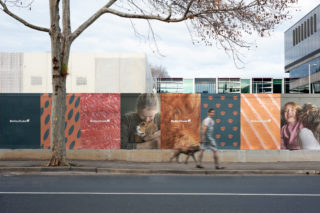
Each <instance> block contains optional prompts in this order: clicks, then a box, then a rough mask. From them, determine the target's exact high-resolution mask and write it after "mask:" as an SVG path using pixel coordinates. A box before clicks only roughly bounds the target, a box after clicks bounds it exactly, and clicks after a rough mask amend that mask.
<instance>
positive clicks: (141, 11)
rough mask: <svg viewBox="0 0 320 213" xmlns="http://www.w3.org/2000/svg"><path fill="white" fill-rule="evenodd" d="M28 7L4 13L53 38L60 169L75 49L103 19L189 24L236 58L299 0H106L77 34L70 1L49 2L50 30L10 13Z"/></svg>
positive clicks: (1, 0)
mask: <svg viewBox="0 0 320 213" xmlns="http://www.w3.org/2000/svg"><path fill="white" fill-rule="evenodd" d="M25 2H26V1H25V0H0V5H1V7H0V8H1V9H2V11H3V12H4V13H6V14H8V15H9V16H11V17H12V18H14V19H16V20H17V21H18V22H21V23H22V24H24V25H25V26H27V27H29V28H32V29H34V30H38V31H42V32H45V33H48V35H49V36H50V38H51V57H52V58H51V61H52V89H53V92H52V93H53V94H52V96H53V99H52V114H51V116H52V117H51V118H52V119H51V128H52V129H51V141H52V143H53V146H52V152H53V153H52V158H51V161H50V163H49V165H50V166H60V165H66V164H67V162H66V148H65V143H64V138H65V137H64V115H65V110H66V78H67V75H68V61H69V53H70V47H71V44H72V42H73V41H74V40H75V39H76V38H77V37H78V36H79V35H80V34H81V33H82V32H83V31H85V30H86V29H87V28H88V27H89V26H90V25H91V24H92V23H94V22H95V21H96V20H97V19H98V18H99V17H100V16H102V15H103V14H113V15H116V16H119V17H122V18H126V19H144V20H146V21H147V22H148V23H149V26H151V25H150V23H151V22H150V21H153V20H157V21H161V22H168V23H170V22H186V23H187V26H188V29H189V31H190V33H191V34H193V35H197V36H198V38H200V41H202V42H204V43H205V44H206V45H213V44H216V45H218V46H221V47H222V48H224V50H226V51H227V52H228V51H229V52H231V53H232V54H233V56H235V57H237V50H238V48H241V47H249V46H250V44H249V43H248V42H247V41H246V39H245V35H246V34H249V35H251V34H253V33H257V34H258V35H259V36H264V35H265V34H267V33H268V32H269V31H270V30H273V28H274V26H275V25H277V24H279V23H280V22H281V21H282V20H284V19H287V18H288V9H289V7H290V6H291V5H292V4H293V3H296V2H297V0H106V4H105V5H104V6H103V7H102V8H100V9H99V10H98V11H96V12H95V13H94V14H92V16H91V17H90V18H89V19H88V20H86V21H85V22H84V23H83V24H82V25H80V26H79V27H78V28H77V29H75V30H73V31H72V30H71V26H70V22H71V19H70V0H49V5H48V6H49V8H50V26H47V27H41V26H37V25H34V24H32V23H29V22H28V21H26V20H25V19H23V18H21V17H20V16H18V15H17V14H15V13H13V12H12V11H11V10H10V9H11V7H14V6H19V7H27V8H30V7H31V3H32V2H33V0H30V1H29V3H25ZM88 4H90V2H89V1H88ZM9 8H10V9H9ZM60 10H61V11H62V13H61V14H62V20H61V22H60Z"/></svg>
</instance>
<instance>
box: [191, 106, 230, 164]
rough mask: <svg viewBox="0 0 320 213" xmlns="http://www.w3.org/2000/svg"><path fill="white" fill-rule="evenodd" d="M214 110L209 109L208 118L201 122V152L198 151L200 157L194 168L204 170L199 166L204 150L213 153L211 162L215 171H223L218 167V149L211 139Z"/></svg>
mask: <svg viewBox="0 0 320 213" xmlns="http://www.w3.org/2000/svg"><path fill="white" fill-rule="evenodd" d="M214 113H215V111H214V109H213V108H210V109H209V110H208V116H207V117H206V118H205V119H204V120H203V121H202V128H201V146H200V148H201V150H200V155H199V160H198V163H197V165H196V168H199V169H202V168H204V167H203V166H202V165H201V161H202V158H203V152H204V151H205V150H212V152H213V160H214V163H215V168H216V169H224V167H223V166H220V165H219V157H218V148H217V144H216V141H215V140H214V138H213V130H214V128H213V126H214V120H213V117H214Z"/></svg>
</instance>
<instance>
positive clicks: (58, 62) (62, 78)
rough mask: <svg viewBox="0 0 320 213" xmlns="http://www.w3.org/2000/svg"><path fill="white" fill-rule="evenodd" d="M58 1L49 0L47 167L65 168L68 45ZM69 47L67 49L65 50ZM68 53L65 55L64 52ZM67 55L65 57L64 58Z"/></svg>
mask: <svg viewBox="0 0 320 213" xmlns="http://www.w3.org/2000/svg"><path fill="white" fill-rule="evenodd" d="M59 21H60V16H59V0H50V24H51V26H50V36H51V59H52V61H51V62H52V64H51V67H52V111H51V148H52V157H51V160H50V162H49V164H48V166H67V165H68V163H67V161H66V147H65V112H66V77H67V64H68V59H69V51H70V45H69V44H68V43H67V44H66V42H65V36H64V35H63V34H62V33H61V29H60V26H59ZM66 46H69V48H65V47H66ZM66 51H67V52H68V53H67V54H65V52H66ZM65 55H67V57H64V56H65Z"/></svg>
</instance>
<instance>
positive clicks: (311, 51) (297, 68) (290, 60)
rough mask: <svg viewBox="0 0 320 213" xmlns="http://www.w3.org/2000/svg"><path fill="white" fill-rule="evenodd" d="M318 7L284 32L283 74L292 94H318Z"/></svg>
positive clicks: (319, 81) (319, 43)
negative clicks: (286, 77)
mask: <svg viewBox="0 0 320 213" xmlns="http://www.w3.org/2000/svg"><path fill="white" fill-rule="evenodd" d="M319 71H320V4H319V5H318V6H317V7H315V8H314V9H313V10H312V11H310V12H309V13H308V14H307V15H305V16H304V17H303V18H302V19H300V20H299V21H298V22H297V23H295V24H294V25H292V26H291V27H290V28H289V29H288V30H287V31H286V32H285V72H287V73H289V76H290V78H291V79H296V80H294V81H291V83H290V90H291V91H293V92H295V93H309V92H310V93H320V72H319ZM309 84H310V85H311V86H310V87H311V90H310V89H309Z"/></svg>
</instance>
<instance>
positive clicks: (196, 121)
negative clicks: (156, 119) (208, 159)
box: [161, 93, 201, 149]
mask: <svg viewBox="0 0 320 213" xmlns="http://www.w3.org/2000/svg"><path fill="white" fill-rule="evenodd" d="M200 104H201V97H200V94H177V93H175V94H174V93H171V94H169V93H167V94H165V93H162V94H161V131H162V136H161V148H162V149H172V148H179V147H186V146H190V145H196V144H199V142H200V117H201V116H200V114H201V107H200Z"/></svg>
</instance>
